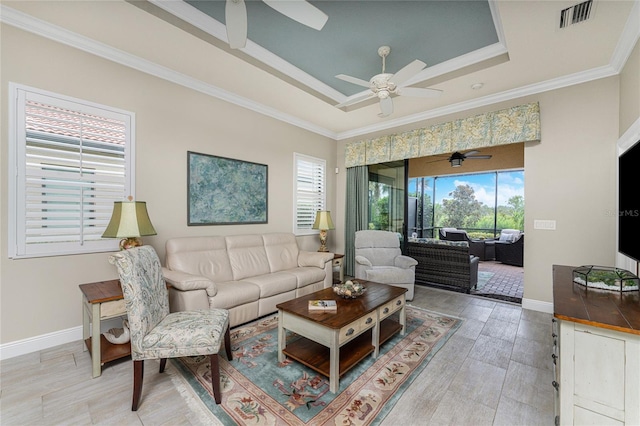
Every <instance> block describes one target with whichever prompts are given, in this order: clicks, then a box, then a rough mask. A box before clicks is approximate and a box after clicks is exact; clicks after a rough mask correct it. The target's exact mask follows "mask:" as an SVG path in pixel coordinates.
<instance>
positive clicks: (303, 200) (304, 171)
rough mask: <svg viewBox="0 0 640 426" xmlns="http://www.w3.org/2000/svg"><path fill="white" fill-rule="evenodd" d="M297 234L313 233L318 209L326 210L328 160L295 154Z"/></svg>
mask: <svg viewBox="0 0 640 426" xmlns="http://www.w3.org/2000/svg"><path fill="white" fill-rule="evenodd" d="M295 167H296V169H295V170H296V180H295V182H296V194H295V198H296V204H295V208H296V214H295V217H296V230H295V232H296V234H304V233H312V232H313V231H311V227H312V226H313V222H314V221H315V219H316V212H317V211H318V210H326V208H325V205H326V183H325V181H326V162H325V161H324V160H321V159H318V158H313V157H308V156H306V155H301V154H295Z"/></svg>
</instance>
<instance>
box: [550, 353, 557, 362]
mask: <svg viewBox="0 0 640 426" xmlns="http://www.w3.org/2000/svg"><path fill="white" fill-rule="evenodd" d="M551 358H553V363H554V364H555V363H556V359H558V355H556V354H551Z"/></svg>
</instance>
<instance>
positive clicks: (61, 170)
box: [15, 90, 132, 257]
mask: <svg viewBox="0 0 640 426" xmlns="http://www.w3.org/2000/svg"><path fill="white" fill-rule="evenodd" d="M17 118H18V123H17V132H16V142H17V147H16V148H17V149H16V151H17V171H18V173H17V179H16V180H17V190H16V195H17V198H16V201H17V202H16V222H17V223H16V252H15V255H16V257H21V256H23V257H29V256H46V255H55V254H72V253H84V252H93V251H105V250H113V249H114V248H115V247H116V246H117V242H114V240H107V239H102V238H101V236H102V233H103V232H104V229H105V228H106V226H107V224H108V222H109V219H110V217H111V212H112V211H113V202H114V201H123V200H124V199H125V198H126V196H128V195H129V194H130V193H131V184H130V182H131V176H130V174H131V170H130V158H129V157H130V156H131V155H130V142H131V127H132V115H131V114H127V113H124V112H118V111H114V110H109V109H107V108H103V107H100V106H96V105H88V104H84V103H79V102H72V101H69V100H68V99H63V98H57V97H54V96H48V95H44V94H40V93H33V92H30V91H22V90H19V91H18V113H17Z"/></svg>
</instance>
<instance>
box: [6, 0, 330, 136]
mask: <svg viewBox="0 0 640 426" xmlns="http://www.w3.org/2000/svg"><path fill="white" fill-rule="evenodd" d="M0 22H2V23H5V24H7V25H11V26H13V27H16V28H19V29H21V30H24V31H28V32H30V33H33V34H36V35H39V36H41V37H45V38H48V39H50V40H53V41H56V42H58V43H62V44H65V45H67V46H70V47H73V48H76V49H78V50H82V51H84V52H87V53H90V54H92V55H96V56H99V57H101V58H104V59H107V60H109V61H112V62H115V63H118V64H120V65H124V66H126V67H129V68H132V69H135V70H137V71H140V72H143V73H146V74H149V75H152V76H154V77H158V78H161V79H163V80H166V81H169V82H172V83H175V84H178V85H180V86H183V87H186V88H189V89H192V90H195V91H197V92H200V93H203V94H205V95H208V96H212V97H214V98H217V99H220V100H223V101H225V102H229V103H231V104H234V105H237V106H240V107H242V108H246V109H248V110H251V111H254V112H257V113H259V114H262V115H266V116H268V117H271V118H274V119H276V120H279V121H282V122H285V123H287V124H291V125H292V126H296V127H299V128H301V129H305V130H308V131H310V132H313V133H317V134H319V135H321V136H325V137H328V138H331V139H335V138H336V133H335V132H333V131H331V130H329V129H325V128H324V127H321V126H317V125H315V124H313V123H310V122H308V121H305V120H301V119H299V118H297V117H294V116H292V115H290V114H286V113H283V112H281V111H279V110H277V109H275V108H271V107H269V106H266V105H264V104H261V103H259V102H255V101H252V100H251V99H248V98H245V97H242V96H239V95H236V94H234V93H232V92H229V91H227V90H224V89H221V88H219V87H217V86H214V85H212V84H208V83H205V82H203V81H201V80H198V79H196V78H193V77H190V76H188V75H186V74H183V73H180V72H177V71H174V70H172V69H170V68H167V67H165V66H162V65H159V64H156V63H154V62H151V61H149V60H146V59H143V58H140V57H138V56H135V55H132V54H130V53H127V52H125V51H123V50H120V49H116V48H114V47H111V46H109V45H107V44H104V43H101V42H98V41H95V40H93V39H90V38H88V37H85V36H83V35H80V34H77V33H74V32H72V31H69V30H67V29H65V28H62V27H59V26H57V25H53V24H51V23H49V22H46V21H43V20H41V19H38V18H34V17H33V16H31V15H27V14H26V13H23V12H20V11H18V10H15V9H12V8H10V7H7V6H5V5H3V4H0Z"/></svg>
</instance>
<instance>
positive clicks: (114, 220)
mask: <svg viewBox="0 0 640 426" xmlns="http://www.w3.org/2000/svg"><path fill="white" fill-rule="evenodd" d="M147 235H157V232H156V230H155V229H154V227H153V225H152V224H151V219H149V213H148V212H147V203H145V202H144V201H133V197H132V196H129V201H116V202H114V203H113V212H112V213H111V220H110V221H109V224H108V225H107V228H106V229H105V230H104V233H103V234H102V238H122V240H120V250H125V249H130V248H133V247H138V246H141V245H142V240H141V239H140V237H144V236H147Z"/></svg>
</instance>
